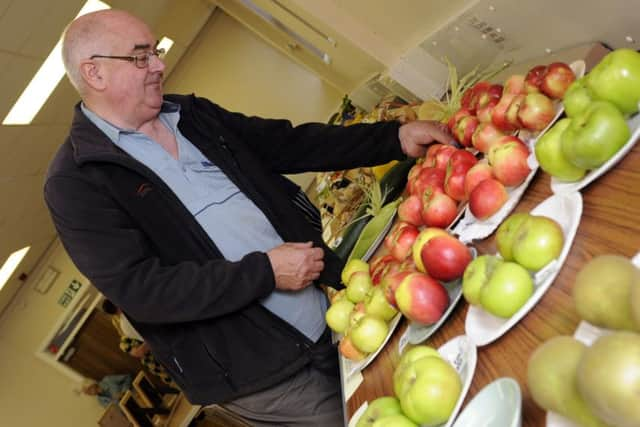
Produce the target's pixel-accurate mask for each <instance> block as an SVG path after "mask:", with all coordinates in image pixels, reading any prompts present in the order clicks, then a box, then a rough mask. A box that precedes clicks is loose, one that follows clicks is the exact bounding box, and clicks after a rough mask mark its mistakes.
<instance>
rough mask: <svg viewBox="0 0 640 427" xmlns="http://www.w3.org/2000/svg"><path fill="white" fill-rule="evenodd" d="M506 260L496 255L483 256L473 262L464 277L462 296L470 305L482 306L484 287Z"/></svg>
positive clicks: (465, 271)
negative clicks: (481, 295) (481, 296)
mask: <svg viewBox="0 0 640 427" xmlns="http://www.w3.org/2000/svg"><path fill="white" fill-rule="evenodd" d="M503 262H504V260H502V259H501V258H499V257H497V256H494V255H481V256H479V257H477V258H476V259H474V260H473V261H471V262H470V263H469V265H468V266H467V268H466V269H465V270H464V276H462V295H464V299H466V300H467V302H468V303H469V304H474V305H478V304H480V293H481V291H482V287H483V286H484V285H485V284H486V283H487V281H488V280H489V278H490V277H491V275H492V274H493V271H494V270H495V269H496V267H498V265H500V264H502V263H503Z"/></svg>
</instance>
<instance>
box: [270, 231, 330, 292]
mask: <svg viewBox="0 0 640 427" xmlns="http://www.w3.org/2000/svg"><path fill="white" fill-rule="evenodd" d="M267 256H268V257H269V261H270V262H271V268H272V269H273V275H274V277H275V279H276V288H277V289H281V290H288V291H297V290H300V289H304V288H306V287H307V286H309V285H310V284H311V282H312V281H314V280H316V279H317V278H318V277H320V272H321V271H322V270H323V269H324V261H323V258H324V252H323V251H322V249H320V248H314V247H312V242H307V243H284V244H282V245H280V246H276V247H275V248H273V249H271V250H270V251H269V252H267Z"/></svg>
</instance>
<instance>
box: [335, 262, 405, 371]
mask: <svg viewBox="0 0 640 427" xmlns="http://www.w3.org/2000/svg"><path fill="white" fill-rule="evenodd" d="M342 281H343V283H345V284H346V285H347V287H346V288H345V289H343V290H340V291H338V292H337V293H336V294H334V295H333V296H332V298H331V306H330V307H329V309H328V310H327V313H326V315H325V319H326V321H327V325H329V328H331V330H332V331H334V332H336V333H338V334H342V338H341V339H340V344H339V346H338V349H339V351H340V353H341V354H342V355H343V356H344V357H346V358H347V359H350V360H354V361H359V360H362V359H364V358H365V357H366V356H367V355H368V354H369V353H373V352H375V351H376V350H378V348H380V346H381V345H382V343H383V342H384V340H385V338H386V336H387V334H388V333H389V321H390V320H391V319H392V318H393V317H394V316H395V315H396V314H397V312H398V311H397V310H396V308H395V307H393V306H392V305H390V304H389V303H388V302H387V299H386V297H385V295H384V293H383V289H382V287H380V286H374V283H373V280H372V278H371V274H370V272H369V264H367V263H366V262H364V261H362V260H359V259H352V260H350V261H349V262H348V263H347V264H346V265H345V267H344V269H343V270H342Z"/></svg>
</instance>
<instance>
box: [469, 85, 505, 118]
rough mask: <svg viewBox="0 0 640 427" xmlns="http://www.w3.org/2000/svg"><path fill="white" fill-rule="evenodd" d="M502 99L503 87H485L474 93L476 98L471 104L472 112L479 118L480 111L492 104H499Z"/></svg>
mask: <svg viewBox="0 0 640 427" xmlns="http://www.w3.org/2000/svg"><path fill="white" fill-rule="evenodd" d="M501 97H502V85H499V84H487V85H483V86H482V87H481V88H479V89H478V90H477V91H476V92H475V93H474V98H473V99H472V101H471V104H472V105H473V110H472V111H475V114H476V116H477V115H478V110H480V109H482V108H484V107H486V106H487V105H489V104H490V103H492V102H493V103H498V101H499V100H500V98H501Z"/></svg>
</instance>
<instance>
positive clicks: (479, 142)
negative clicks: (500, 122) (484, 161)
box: [471, 123, 504, 154]
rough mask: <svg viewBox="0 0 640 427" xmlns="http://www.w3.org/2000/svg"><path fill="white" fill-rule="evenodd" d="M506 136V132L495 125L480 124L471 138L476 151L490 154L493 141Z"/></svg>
mask: <svg viewBox="0 0 640 427" xmlns="http://www.w3.org/2000/svg"><path fill="white" fill-rule="evenodd" d="M502 136H504V132H502V131H501V130H500V129H498V128H497V127H496V126H495V125H494V124H493V123H480V124H479V125H478V127H477V128H476V131H475V132H474V133H473V136H472V137H471V143H472V145H473V146H474V147H475V148H476V150H478V151H480V152H482V153H485V154H486V153H488V152H489V148H490V147H491V144H492V143H493V141H495V140H497V139H498V138H500V137H502Z"/></svg>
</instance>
